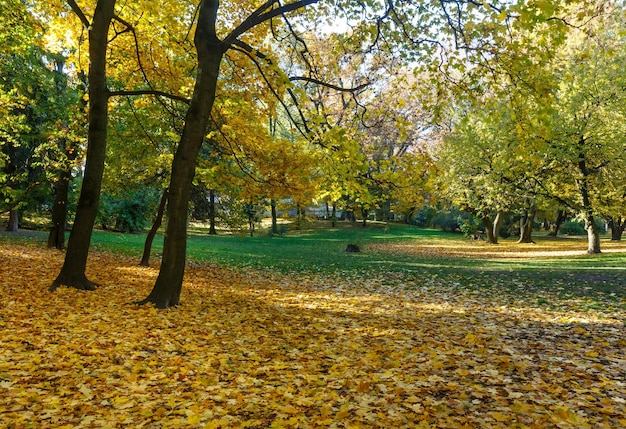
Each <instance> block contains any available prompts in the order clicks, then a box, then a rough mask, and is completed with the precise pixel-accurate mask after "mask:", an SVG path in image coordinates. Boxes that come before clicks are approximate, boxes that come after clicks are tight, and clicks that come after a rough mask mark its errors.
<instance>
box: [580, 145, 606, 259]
mask: <svg viewBox="0 0 626 429" xmlns="http://www.w3.org/2000/svg"><path fill="white" fill-rule="evenodd" d="M578 170H579V171H580V173H581V176H582V178H581V179H579V180H578V190H579V192H580V196H581V199H582V201H583V213H584V216H585V229H586V230H587V253H589V254H594V253H600V252H601V250H600V234H599V232H598V228H597V227H596V223H595V218H594V215H593V205H592V203H591V195H590V193H589V186H588V177H589V176H590V174H591V173H590V172H589V170H588V169H587V163H586V162H585V158H584V156H583V155H581V157H580V160H579V161H578Z"/></svg>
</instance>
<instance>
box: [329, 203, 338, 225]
mask: <svg viewBox="0 0 626 429" xmlns="http://www.w3.org/2000/svg"><path fill="white" fill-rule="evenodd" d="M336 207H337V203H333V211H332V214H331V216H330V219H331V222H330V225H331V226H332V227H333V228H334V227H335V226H337V208H336Z"/></svg>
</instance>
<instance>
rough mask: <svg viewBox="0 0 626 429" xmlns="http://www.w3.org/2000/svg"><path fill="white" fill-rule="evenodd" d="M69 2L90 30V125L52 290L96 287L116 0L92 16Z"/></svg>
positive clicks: (102, 1) (102, 2) (102, 3)
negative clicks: (94, 244) (95, 234)
mask: <svg viewBox="0 0 626 429" xmlns="http://www.w3.org/2000/svg"><path fill="white" fill-rule="evenodd" d="M68 4H69V5H70V6H71V7H72V10H73V11H74V13H76V15H77V16H78V17H79V18H80V21H81V23H82V24H83V25H84V27H85V28H87V29H88V31H89V74H88V76H89V91H88V94H89V114H88V116H89V127H88V131H87V152H86V162H85V170H84V175H83V184H82V187H81V191H80V197H79V200H78V207H77V210H76V217H75V219H74V225H73V226H72V232H71V234H70V238H69V241H68V246H67V252H66V254H65V261H64V263H63V266H62V267H61V271H60V272H59V274H58V276H57V278H56V279H55V280H54V281H53V282H52V285H51V286H50V290H51V291H53V290H55V289H56V288H58V287H59V286H61V285H66V286H72V287H75V288H77V289H85V290H93V289H95V288H96V284H95V283H93V282H91V281H89V280H88V279H87V277H86V275H85V268H86V266H87V256H88V253H89V244H90V242H91V232H92V230H93V225H94V222H95V220H96V216H97V214H98V203H99V201H100V189H101V186H102V176H103V174H104V159H105V155H106V141H107V125H108V100H109V95H110V94H109V90H108V87H107V81H106V57H107V47H108V35H109V27H110V25H111V21H112V20H113V18H114V8H115V0H98V3H97V5H96V8H95V10H94V12H93V17H92V20H91V21H89V20H88V18H87V16H86V15H85V14H84V13H83V11H82V10H81V9H80V8H79V7H78V5H77V4H76V3H75V2H74V1H73V0H69V1H68Z"/></svg>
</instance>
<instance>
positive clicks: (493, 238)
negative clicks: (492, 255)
mask: <svg viewBox="0 0 626 429" xmlns="http://www.w3.org/2000/svg"><path fill="white" fill-rule="evenodd" d="M480 220H481V222H482V223H483V226H484V227H485V232H486V233H487V243H491V244H498V236H497V235H494V233H493V231H494V227H493V223H492V222H491V219H490V218H489V216H485V217H482V218H481V219H480Z"/></svg>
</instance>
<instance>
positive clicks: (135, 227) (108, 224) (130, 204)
mask: <svg viewBox="0 0 626 429" xmlns="http://www.w3.org/2000/svg"><path fill="white" fill-rule="evenodd" d="M158 199H159V194H158V191H156V190H154V189H148V188H146V189H141V190H135V191H133V192H129V193H128V194H126V195H124V196H116V195H109V194H103V195H102V196H101V198H100V207H99V209H98V221H99V222H100V224H101V225H102V229H112V230H115V231H120V232H139V231H142V230H143V229H144V228H146V227H147V226H148V224H149V222H150V219H151V218H152V216H153V215H154V212H155V211H156V206H157V204H158Z"/></svg>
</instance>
